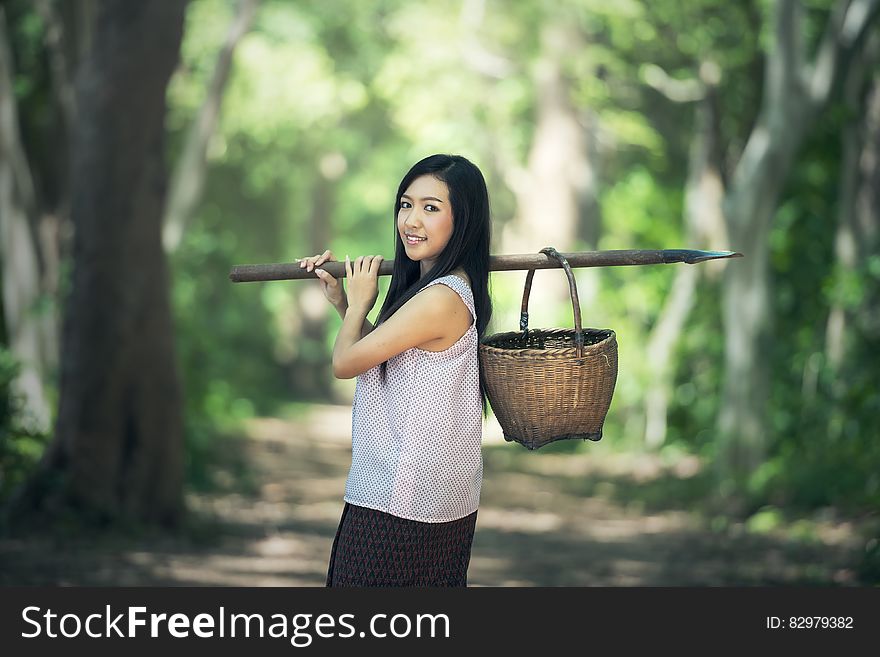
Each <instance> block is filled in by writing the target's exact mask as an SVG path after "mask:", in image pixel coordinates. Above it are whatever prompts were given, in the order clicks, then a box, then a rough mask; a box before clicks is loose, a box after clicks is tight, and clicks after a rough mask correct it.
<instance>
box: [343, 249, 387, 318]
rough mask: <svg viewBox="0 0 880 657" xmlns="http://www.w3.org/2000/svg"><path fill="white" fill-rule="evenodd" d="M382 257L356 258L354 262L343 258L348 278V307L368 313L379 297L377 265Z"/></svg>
mask: <svg viewBox="0 0 880 657" xmlns="http://www.w3.org/2000/svg"><path fill="white" fill-rule="evenodd" d="M382 260H383V258H382V256H380V255H377V256H358V257H357V258H355V261H354V262H351V261H350V260H349V259H348V256H345V273H346V277H347V278H348V307H349V308H352V309H355V310H359V311H362V312H363V313H364V314H366V313H368V312H370V309H371V308H372V307H373V304H374V303H376V297H378V296H379V265H381V264H382Z"/></svg>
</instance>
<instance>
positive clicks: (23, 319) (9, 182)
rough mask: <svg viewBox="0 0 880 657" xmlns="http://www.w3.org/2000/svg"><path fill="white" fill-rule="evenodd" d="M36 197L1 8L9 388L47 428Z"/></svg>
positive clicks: (1, 223)
mask: <svg viewBox="0 0 880 657" xmlns="http://www.w3.org/2000/svg"><path fill="white" fill-rule="evenodd" d="M35 212H36V199H35V194H34V184H33V179H32V177H31V173H30V168H29V167H28V162H27V156H26V155H25V152H24V147H23V145H22V143H21V136H20V130H19V121H18V109H17V107H16V103H15V94H14V91H13V62H12V49H11V47H10V43H9V39H8V38H7V30H6V17H5V12H4V10H3V8H2V7H0V260H2V263H3V265H2V266H3V275H2V279H3V297H2V301H3V316H4V319H5V321H6V335H7V339H8V341H9V348H10V351H11V352H12V355H13V356H14V357H15V359H16V361H17V362H18V363H19V366H20V369H19V372H18V375H17V376H16V378H15V380H13V381H12V392H13V394H14V395H16V396H18V397H20V398H21V399H22V402H23V404H24V412H25V417H23V418H21V420H20V421H22V422H23V423H24V424H25V425H26V426H27V427H28V429H30V430H33V431H38V432H46V431H48V430H49V428H50V423H51V411H50V408H49V401H48V399H47V397H46V393H45V383H46V379H47V370H48V365H49V361H50V356H49V354H48V353H47V348H48V346H49V345H48V343H50V342H51V339H52V335H53V334H52V333H51V332H50V333H49V334H48V335H47V329H49V328H51V326H52V322H51V319H52V318H51V317H49V318H48V321H47V318H46V317H45V315H43V314H41V313H40V312H39V308H38V305H39V302H40V300H41V298H42V292H41V276H40V263H39V253H38V251H37V248H36V246H37V240H36V235H35V230H34V228H33V227H34V215H35Z"/></svg>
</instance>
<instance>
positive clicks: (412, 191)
mask: <svg viewBox="0 0 880 657" xmlns="http://www.w3.org/2000/svg"><path fill="white" fill-rule="evenodd" d="M399 200H400V211H399V212H398V213H397V232H398V234H399V235H400V239H401V240H402V241H403V246H404V248H405V249H406V255H407V256H409V258H410V260H417V261H419V262H420V263H421V275H422V276H424V275H425V273H426V272H427V271H428V270H430V269H431V267H433V266H434V263H435V262H436V261H437V257H438V256H439V255H440V254H441V253H443V249H445V248H446V245H447V244H448V243H449V238H450V237H452V206H451V205H450V203H449V190H448V188H447V187H446V183H445V182H443V181H442V180H438V179H437V178H435V177H434V176H430V175H424V176H420V177H418V178H416V179H415V180H413V181H412V183H410V186H409V187H407V189H406V191H404V193H403V195H402V196H401V197H400V199H399ZM407 235H411V236H415V237H418V238H423V239H419V240H415V241H411V240H409V239H408V238H407Z"/></svg>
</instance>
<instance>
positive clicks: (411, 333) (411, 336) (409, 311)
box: [333, 285, 471, 379]
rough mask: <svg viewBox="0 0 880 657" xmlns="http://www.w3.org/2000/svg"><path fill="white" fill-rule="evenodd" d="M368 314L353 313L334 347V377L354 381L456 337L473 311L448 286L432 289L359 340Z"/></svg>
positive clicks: (423, 292)
mask: <svg viewBox="0 0 880 657" xmlns="http://www.w3.org/2000/svg"><path fill="white" fill-rule="evenodd" d="M366 315H367V310H365V309H359V308H355V309H349V310H348V311H347V312H346V315H345V318H344V319H343V321H342V328H340V329H339V334H338V335H337V336H336V343H335V345H334V346H333V374H334V375H335V376H336V378H338V379H353V378H354V377H356V376H357V375H358V374H362V373H364V372H366V371H367V370H369V369H370V368H372V367H375V366H376V365H378V364H380V363H383V362H385V361H386V360H388V359H389V358H391V357H392V356H396V355H397V354H399V353H402V352H404V351H406V350H408V349H412V348H413V347H420V346H424V345H426V344H427V343H429V342H433V341H434V340H437V339H440V338H445V337H449V336H453V335H454V334H455V332H456V331H459V332H460V327H461V324H462V320H463V318H464V317H466V318H467V320H470V317H471V315H470V311H469V310H468V308H467V306H466V305H465V304H464V302H463V301H462V300H461V297H459V296H458V294H457V293H456V292H455V291H454V290H452V289H450V288H449V287H447V286H445V285H432V286H431V287H429V288H427V289H425V290H422V291H421V292H419V293H418V294H416V295H415V296H414V297H413V298H412V299H410V300H409V301H407V302H406V303H405V304H403V306H401V307H400V309H399V310H398V311H397V312H395V313H394V314H393V315H391V317H389V318H388V319H387V320H386V321H384V322H383V323H382V325H381V326H378V327H373V328H372V330H371V331H370V332H369V334H368V335H363V334H362V335H361V337H360V339H358V337H357V332H356V330H357V328H356V327H358V326H362V325H361V324H360V323H359V322H366Z"/></svg>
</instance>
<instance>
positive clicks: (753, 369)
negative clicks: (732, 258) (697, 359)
mask: <svg viewBox="0 0 880 657" xmlns="http://www.w3.org/2000/svg"><path fill="white" fill-rule="evenodd" d="M878 5H880V3H878V2H877V0H853V1H852V2H841V3H838V4H837V5H836V6H835V7H834V9H833V11H832V13H831V17H830V18H829V21H828V25H827V29H826V32H825V35H824V36H823V39H822V41H821V43H820V45H819V49H818V52H817V54H816V56H815V57H814V59H813V61H811V62H807V57H806V53H805V49H804V43H803V39H802V37H801V35H802V32H803V29H802V28H803V26H802V7H801V4H800V3H799V2H797V0H777V2H776V3H775V7H774V11H773V19H772V20H773V25H772V33H773V42H772V43H771V45H770V47H769V49H768V52H767V54H766V59H765V76H764V93H763V99H762V105H761V111H760V114H759V117H758V121H757V124H756V125H755V127H754V129H753V130H752V132H751V134H750V136H749V139H748V141H747V143H746V147H745V150H744V152H743V155H742V157H741V158H740V161H739V163H738V164H737V166H736V170H735V171H734V175H733V182H732V184H731V186H730V189H729V191H728V194H727V196H726V198H725V201H724V211H725V217H726V219H727V224H728V229H729V231H730V240H731V243H730V248H731V249H733V250H736V251H739V252H741V253H743V254H745V256H746V257H745V258H743V260H741V261H738V262H737V263H736V266H730V267H728V268H727V271H726V276H725V284H724V288H723V317H724V330H725V370H724V384H723V392H722V399H721V412H720V413H719V416H718V440H719V445H718V446H719V455H718V459H717V461H716V464H717V466H718V472H719V475H720V478H721V479H722V480H723V481H742V480H744V479H745V478H747V477H748V475H749V474H750V473H752V472H753V471H754V470H755V468H756V467H757V466H758V465H759V464H760V463H761V462H762V461H763V458H764V454H765V451H766V445H767V439H768V435H769V432H768V429H767V408H766V403H767V399H768V394H769V380H770V374H771V372H770V369H769V366H768V352H769V350H768V341H769V336H770V328H771V325H770V322H771V317H772V313H771V308H770V298H771V292H770V286H771V281H770V278H769V257H768V256H769V253H768V251H769V245H768V237H769V234H770V229H771V226H772V221H773V217H774V215H775V213H776V208H777V205H778V202H779V196H780V194H781V191H782V187H783V185H784V183H785V181H786V178H787V177H788V174H789V172H790V170H791V167H792V163H793V161H794V157H795V154H796V152H797V150H798V148H799V147H800V145H801V142H802V141H803V138H804V135H805V134H806V132H807V131H808V130H809V129H810V127H811V125H812V124H813V121H814V120H815V118H816V117H817V116H818V114H819V112H820V111H821V110H822V109H823V107H824V106H825V105H826V103H827V102H828V99H829V98H830V96H831V94H832V93H834V92H836V88H837V86H838V84H837V83H838V80H839V78H840V74H841V71H842V70H844V69H845V63H847V59H848V58H852V57H853V56H854V55H856V54H857V53H858V52H859V50H860V49H861V48H862V47H863V46H864V35H865V33H866V31H867V29H868V26H869V25H870V24H871V23H872V22H873V21H874V19H875V18H876V16H877V9H878Z"/></svg>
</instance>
